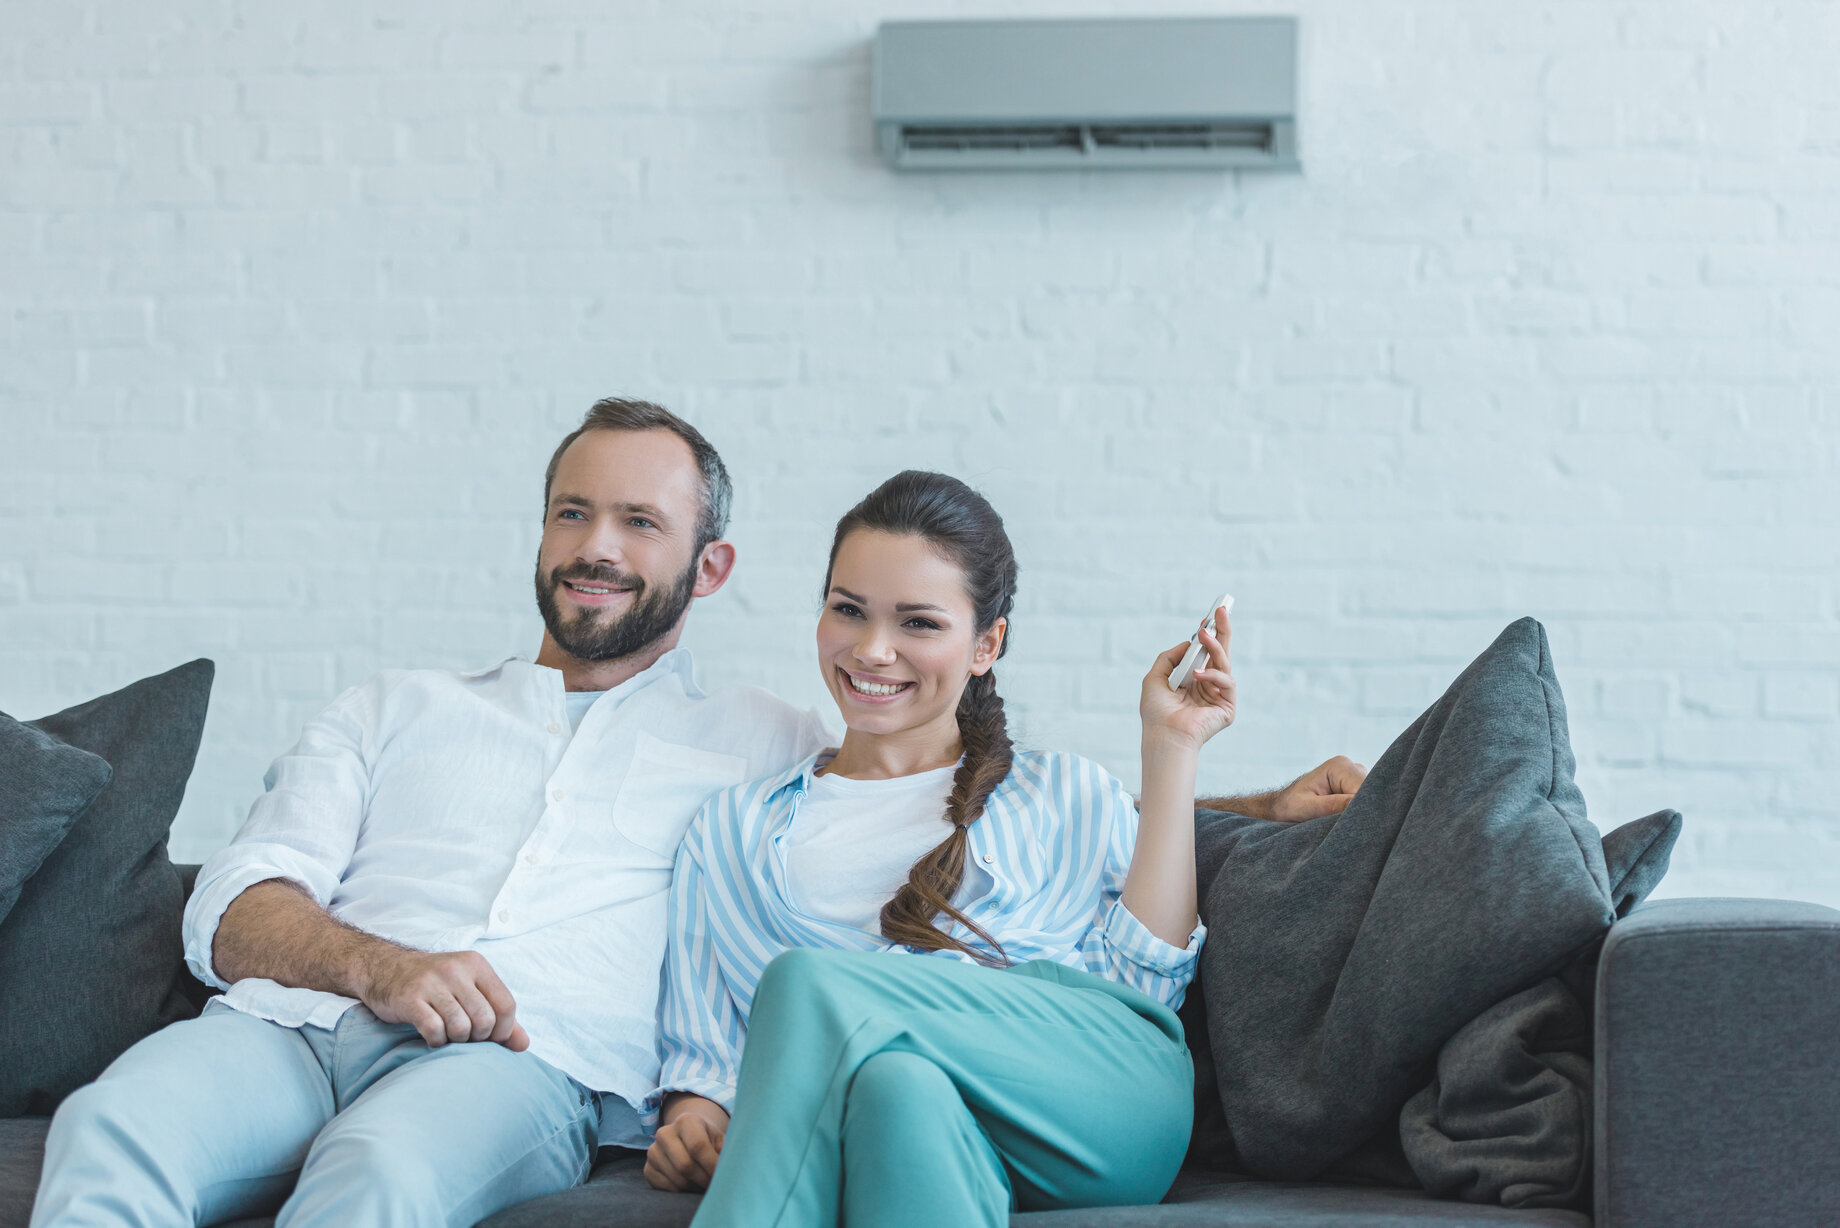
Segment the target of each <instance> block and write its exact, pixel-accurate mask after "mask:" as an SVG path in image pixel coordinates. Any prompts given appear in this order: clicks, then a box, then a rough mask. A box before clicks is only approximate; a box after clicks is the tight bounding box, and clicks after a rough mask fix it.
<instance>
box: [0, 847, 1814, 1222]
mask: <svg viewBox="0 0 1840 1228" xmlns="http://www.w3.org/2000/svg"><path fill="white" fill-rule="evenodd" d="M183 870H184V874H185V881H186V884H187V886H188V888H189V885H190V882H191V876H192V874H194V873H195V872H196V868H195V867H183ZM194 985H195V983H194ZM196 988H197V990H198V992H199V993H202V992H203V987H202V986H197V987H196ZM1596 1041H1597V1046H1596V1047H1597V1067H1596V1072H1597V1073H1596V1078H1597V1084H1596V1086H1597V1097H1596V1123H1595V1129H1594V1131H1593V1138H1594V1140H1595V1147H1596V1191H1595V1199H1594V1213H1593V1215H1590V1216H1587V1215H1585V1214H1583V1213H1582V1212H1575V1211H1554V1210H1540V1211H1529V1210H1507V1209H1504V1208H1501V1207H1493V1206H1476V1205H1471V1204H1466V1203H1460V1202H1446V1201H1439V1200H1434V1199H1431V1198H1428V1197H1426V1196H1425V1195H1424V1194H1422V1193H1420V1192H1417V1191H1411V1190H1400V1189H1392V1188H1377V1187H1361V1186H1350V1185H1328V1184H1308V1183H1278V1182H1268V1181H1258V1180H1252V1179H1249V1178H1246V1177H1244V1176H1243V1175H1237V1174H1232V1173H1215V1172H1208V1171H1203V1170H1189V1171H1185V1172H1184V1173H1183V1174H1182V1175H1181V1177H1180V1178H1179V1179H1178V1180H1177V1182H1176V1186H1175V1188H1174V1189H1173V1190H1172V1191H1171V1192H1170V1194H1169V1197H1168V1198H1167V1199H1166V1200H1165V1201H1164V1202H1163V1203H1162V1204H1161V1205H1158V1206H1154V1207H1109V1208H1098V1209H1093V1210H1086V1211H1057V1212H1036V1213H1028V1214H1018V1215H1016V1216H1014V1217H1013V1221H1012V1222H1014V1223H1016V1224H1018V1225H1024V1224H1026V1225H1031V1226H1034V1228H1102V1226H1103V1228H1139V1226H1142V1228H1149V1226H1151V1225H1158V1226H1164V1225H1167V1226H1170V1228H1173V1226H1175V1225H1234V1226H1244V1228H1253V1226H1267V1225H1270V1226H1276V1225H1284V1226H1286V1228H1303V1226H1310V1228H1331V1226H1334V1228H1343V1226H1350V1225H1362V1226H1368V1225H1371V1226H1375V1228H1378V1226H1380V1225H1399V1224H1448V1225H1471V1224H1474V1225H1482V1224H1503V1225H1523V1226H1526V1228H1532V1226H1533V1225H1554V1226H1558V1225H1567V1226H1572V1228H1586V1226H1587V1225H1591V1224H1593V1223H1595V1224H1596V1225H1597V1228H1651V1226H1652V1228H1682V1226H1685V1225H1697V1224H1706V1225H1766V1224H1771V1225H1775V1224H1780V1225H1807V1226H1813V1225H1831V1224H1840V911H1836V910H1834V909H1831V908H1823V907H1820V906H1818V905H1813V904H1800V903H1793V902H1790V901H1784V900H1720V899H1701V900H1665V901H1659V902H1656V903H1652V904H1648V905H1646V906H1644V907H1641V908H1638V909H1637V910H1636V911H1635V912H1634V913H1632V914H1631V915H1630V916H1629V917H1627V918H1625V919H1624V920H1622V921H1620V922H1618V923H1617V924H1616V925H1615V926H1614V927H1613V928H1612V929H1611V931H1610V935H1609V938H1608V940H1607V941H1606V943H1605V945H1604V949H1603V955H1602V958H1601V960H1600V962H1599V966H1598V994H1597V1017H1596ZM4 1060H5V1058H4V1056H0V1061H4ZM47 1125H48V1122H47V1119H45V1118H42V1117H20V1118H12V1119H4V1120H0V1228H12V1226H13V1225H24V1224H25V1223H26V1221H27V1218H28V1216H29V1214H30V1211H31V1205H32V1195H33V1191H34V1190H35V1189H36V1187H37V1183H38V1173H39V1167H40V1163H41V1159H42V1155H43V1142H44V1135H45V1129H46V1126H47ZM641 1161H642V1157H641V1156H640V1154H639V1153H637V1152H629V1151H619V1150H614V1149H608V1150H606V1151H604V1152H603V1153H602V1155H601V1156H600V1159H599V1163H598V1164H597V1165H596V1167H595V1170H594V1173H593V1175H592V1176H591V1177H590V1179H589V1180H588V1182H587V1184H586V1185H584V1186H581V1187H579V1188H577V1189H574V1190H570V1191H568V1192H566V1193H562V1194H555V1195H551V1196H549V1197H546V1198H539V1199H535V1200H533V1201H531V1202H527V1203H524V1204H522V1205H520V1206H516V1207H512V1208H510V1209H509V1210H507V1211H504V1212H501V1213H500V1214H498V1215H495V1216H493V1217H492V1218H491V1219H489V1220H487V1221H485V1222H486V1223H487V1224H489V1225H491V1226H492V1228H572V1226H576V1225H580V1226H583V1228H585V1226H587V1225H604V1226H606V1228H667V1226H675V1225H685V1224H688V1223H689V1222H690V1218H691V1216H692V1215H693V1214H694V1213H695V1209H696V1199H695V1198H693V1197H689V1196H686V1195H674V1194H664V1193H660V1192H658V1191H656V1190H652V1189H651V1188H649V1187H648V1186H647V1185H646V1184H645V1180H644V1178H643V1177H642V1176H641V1174H640V1167H641ZM238 1222H239V1223H241V1224H247V1225H255V1224H267V1223H269V1222H270V1221H269V1220H267V1219H260V1220H243V1221H238Z"/></svg>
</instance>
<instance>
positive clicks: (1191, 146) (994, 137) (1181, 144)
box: [900, 124, 1276, 156]
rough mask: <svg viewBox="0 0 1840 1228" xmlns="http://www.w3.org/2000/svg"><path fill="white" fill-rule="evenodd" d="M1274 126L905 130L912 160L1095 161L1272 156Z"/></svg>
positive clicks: (913, 127) (938, 126) (902, 136)
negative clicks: (1182, 154)
mask: <svg viewBox="0 0 1840 1228" xmlns="http://www.w3.org/2000/svg"><path fill="white" fill-rule="evenodd" d="M1275 136H1276V134H1275V132H1274V131H1273V127H1272V125H1271V124H1016V125H1003V126H998V125H994V124H993V125H989V126H978V125H966V124H957V125H952V124H908V125H905V126H903V127H902V128H901V130H900V139H901V150H902V152H903V153H906V154H929V153H944V154H979V153H987V154H988V153H995V154H1020V155H1029V154H1035V153H1040V152H1043V151H1051V152H1054V153H1069V154H1077V155H1080V156H1091V155H1094V154H1099V153H1102V152H1111V151H1114V150H1115V151H1118V152H1119V153H1120V154H1121V155H1126V156H1128V155H1130V154H1133V153H1158V152H1162V151H1165V150H1177V151H1196V152H1201V153H1207V152H1210V151H1214V150H1225V149H1233V150H1253V151H1257V152H1258V153H1261V154H1267V155H1269V154H1270V152H1271V150H1272V146H1273V144H1274V141H1275Z"/></svg>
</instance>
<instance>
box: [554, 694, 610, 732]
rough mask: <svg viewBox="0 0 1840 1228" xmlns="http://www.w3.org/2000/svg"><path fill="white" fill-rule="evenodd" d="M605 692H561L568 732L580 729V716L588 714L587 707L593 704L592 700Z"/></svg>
mask: <svg viewBox="0 0 1840 1228" xmlns="http://www.w3.org/2000/svg"><path fill="white" fill-rule="evenodd" d="M606 693H607V692H605V691H564V692H563V693H562V702H563V705H564V706H565V707H566V708H567V709H568V713H569V732H570V733H577V732H579V731H580V729H581V718H582V717H584V716H586V715H588V709H589V708H592V707H593V706H594V701H595V700H597V699H599V698H600V697H601V696H603V695H605V694H606Z"/></svg>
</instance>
